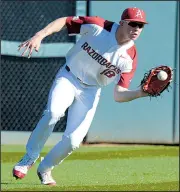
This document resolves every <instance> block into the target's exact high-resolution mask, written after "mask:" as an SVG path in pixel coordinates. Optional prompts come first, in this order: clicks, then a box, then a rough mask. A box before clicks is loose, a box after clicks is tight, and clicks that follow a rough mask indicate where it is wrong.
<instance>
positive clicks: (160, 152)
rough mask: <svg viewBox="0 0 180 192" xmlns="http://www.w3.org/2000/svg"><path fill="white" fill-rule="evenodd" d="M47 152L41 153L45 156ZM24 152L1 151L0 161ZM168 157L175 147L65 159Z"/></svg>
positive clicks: (13, 159) (85, 154) (76, 155)
mask: <svg viewBox="0 0 180 192" xmlns="http://www.w3.org/2000/svg"><path fill="white" fill-rule="evenodd" d="M46 154H47V153H41V156H45V155H46ZM23 155H24V152H1V162H17V161H19V160H20V158H22V156H23ZM155 156H158V157H168V156H171V157H173V156H179V150H178V147H177V148H167V149H163V148H162V149H161V148H157V149H142V150H127V151H126V150H119V151H101V152H77V151H75V152H74V153H72V155H70V156H69V157H68V158H67V160H99V159H116V158H118V159H124V158H131V157H133V158H134V157H136V158H142V157H155Z"/></svg>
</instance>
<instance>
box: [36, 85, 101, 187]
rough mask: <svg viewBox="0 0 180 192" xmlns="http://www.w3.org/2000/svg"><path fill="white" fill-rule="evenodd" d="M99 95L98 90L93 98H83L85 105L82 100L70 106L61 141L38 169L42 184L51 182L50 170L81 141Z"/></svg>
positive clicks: (77, 100) (90, 120)
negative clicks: (85, 100)
mask: <svg viewBox="0 0 180 192" xmlns="http://www.w3.org/2000/svg"><path fill="white" fill-rule="evenodd" d="M99 95H100V89H99V90H97V91H96V93H95V95H94V96H91V97H85V99H87V100H88V102H86V104H87V105H86V104H85V103H83V101H82V100H80V99H76V100H75V101H74V103H73V104H72V105H71V106H70V108H69V110H68V119H67V127H66V131H65V133H64V135H63V137H62V140H61V141H60V142H59V143H58V144H57V145H56V146H55V147H54V148H53V149H52V150H51V151H50V152H49V153H48V154H47V155H46V157H45V158H44V159H43V161H42V162H41V163H40V165H39V167H38V176H39V178H40V180H41V182H42V184H49V183H50V182H51V181H52V177H51V170H52V169H53V168H54V166H55V165H58V164H60V163H62V162H63V160H64V159H65V158H66V157H68V156H69V155H70V154H71V153H72V152H73V151H74V150H75V149H77V148H78V147H79V145H80V143H81V142H82V141H83V138H84V137H85V136H86V134H87V132H88V130H89V127H90V125H91V122H92V119H93V117H94V114H95V111H96V107H97V104H98V102H99ZM48 175H49V177H48ZM49 178H50V179H49ZM53 181H54V180H53ZM54 182H55V181H54Z"/></svg>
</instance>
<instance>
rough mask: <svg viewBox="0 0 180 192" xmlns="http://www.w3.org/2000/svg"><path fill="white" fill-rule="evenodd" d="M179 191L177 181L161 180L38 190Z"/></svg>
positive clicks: (17, 189) (30, 189) (26, 189)
mask: <svg viewBox="0 0 180 192" xmlns="http://www.w3.org/2000/svg"><path fill="white" fill-rule="evenodd" d="M32 189H33V188H14V189H13V191H32ZM11 190H12V189H3V190H2V191H11ZM132 190H133V191H179V182H178V181H173V182H162V183H149V184H128V185H127V184H126V185H102V186H100V185H87V186H67V187H61V186H57V187H55V186H54V187H52V186H51V187H50V186H46V188H45V187H44V188H43V189H40V188H38V191H132Z"/></svg>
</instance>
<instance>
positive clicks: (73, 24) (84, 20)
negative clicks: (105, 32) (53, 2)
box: [66, 16, 106, 35]
mask: <svg viewBox="0 0 180 192" xmlns="http://www.w3.org/2000/svg"><path fill="white" fill-rule="evenodd" d="M105 23H106V20H104V19H103V18H101V17H98V16H90V17H88V16H79V17H77V16H75V17H67V19H66V26H67V29H68V34H69V35H76V34H81V35H83V34H85V33H92V32H94V31H95V30H96V29H98V27H104V25H105Z"/></svg>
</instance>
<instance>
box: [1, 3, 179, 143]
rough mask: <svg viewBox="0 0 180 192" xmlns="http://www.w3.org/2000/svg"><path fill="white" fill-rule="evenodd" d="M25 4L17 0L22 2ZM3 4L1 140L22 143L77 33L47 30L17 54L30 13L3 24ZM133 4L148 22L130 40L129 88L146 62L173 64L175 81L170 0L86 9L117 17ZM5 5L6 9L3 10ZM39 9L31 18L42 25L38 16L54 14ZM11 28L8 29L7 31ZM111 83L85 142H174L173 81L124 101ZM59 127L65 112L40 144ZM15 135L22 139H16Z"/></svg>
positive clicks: (174, 19) (79, 8)
mask: <svg viewBox="0 0 180 192" xmlns="http://www.w3.org/2000/svg"><path fill="white" fill-rule="evenodd" d="M29 2H31V1H29ZM6 3H7V2H6ZM18 3H20V2H18ZM26 3H27V2H26ZM26 3H23V6H24V5H25V4H26ZM34 3H35V2H34ZM36 3H37V2H36ZM46 3H47V1H46ZM43 5H44V4H43ZM6 6H7V7H8V8H9V9H12V10H10V11H8V9H3V11H2V23H3V25H2V26H3V27H4V29H3V30H2V37H3V38H2V41H1V54H2V58H1V60H2V62H1V69H2V81H1V82H2V86H1V88H2V102H1V112H2V113H1V128H2V129H1V130H2V132H1V143H2V144H8V143H9V144H23V143H26V142H27V139H28V138H29V135H30V134H31V131H32V130H33V129H34V127H35V125H36V123H37V122H38V120H39V118H40V117H41V115H42V112H43V109H44V107H45V105H46V101H47V95H48V90H49V88H50V86H51V82H52V81H53V78H54V76H55V74H56V71H57V70H58V68H59V67H61V65H63V63H64V56H65V54H66V52H67V51H68V50H69V49H70V48H71V47H72V46H73V44H74V42H75V41H76V40H77V39H78V37H77V39H73V38H69V37H67V36H66V35H65V34H64V32H63V34H59V35H57V34H56V35H55V36H54V35H53V36H52V37H51V38H47V39H46V40H45V41H44V42H43V44H42V47H41V50H40V52H39V53H34V54H33V56H32V59H27V58H20V57H19V53H18V52H17V49H16V48H17V45H19V43H20V42H21V41H24V40H26V39H27V38H29V37H31V33H32V34H33V31H32V29H33V28H31V30H30V31H29V33H27V32H26V31H24V32H23V30H24V29H25V28H26V27H25V25H26V24H25V23H24V20H25V19H26V17H27V18H29V17H30V15H28V14H27V11H26V9H24V12H23V11H22V13H21V15H20V16H21V18H20V19H19V20H20V21H19V22H21V23H20V24H17V23H14V22H15V21H14V20H13V19H12V20H11V21H10V23H9V19H8V18H9V17H10V16H11V15H13V13H14V14H15V12H17V10H16V9H15V7H14V6H12V5H11V6H8V4H7V5H6ZM19 6H20V5H19ZM41 6H42V4H41ZM41 6H39V7H41ZM63 6H64V7H65V12H61V15H60V16H66V6H65V4H64V5H63ZM134 6H136V7H140V8H142V9H144V10H145V12H146V14H147V20H148V22H149V25H147V26H146V27H145V29H144V31H143V33H142V35H141V36H140V38H139V39H138V41H137V42H136V45H137V49H138V55H139V61H138V69H137V71H136V74H135V78H134V79H133V81H132V84H131V87H130V88H131V89H133V88H137V86H138V85H139V83H140V81H141V79H142V77H143V74H144V73H145V72H146V71H147V70H148V69H150V68H151V67H154V66H157V65H161V64H167V65H169V66H171V67H172V68H176V71H175V82H179V54H178V53H179V49H178V47H179V46H178V44H179V31H178V29H179V24H178V23H179V22H178V19H179V17H178V16H177V7H178V4H177V3H176V2H175V1H171V2H160V1H156V2H152V1H146V2H140V1H126V2H125V1H124V2H123V1H111V2H108V1H97V2H96V1H91V2H90V7H89V14H90V15H99V16H101V17H104V18H106V19H108V20H112V21H115V22H118V21H119V19H120V14H121V13H122V11H123V10H124V9H125V8H127V7H134ZM49 7H51V9H53V10H54V9H55V10H54V13H55V14H54V15H56V16H58V15H59V13H58V9H56V6H54V5H52V2H51V6H47V7H46V8H49ZM28 9H30V10H31V11H32V10H34V9H33V6H28ZM5 10H6V12H7V11H8V14H7V13H6V12H4V11H5ZM107 10H111V11H109V12H107ZM41 11H42V13H41V15H40V16H39V20H38V19H37V20H36V22H35V23H33V25H35V26H36V27H37V28H38V27H42V26H39V24H38V23H40V22H41V21H42V20H43V21H44V22H45V21H46V19H45V18H48V19H49V21H50V20H53V19H54V17H55V16H54V15H53V14H49V15H45V14H44V13H43V11H44V8H43V9H41ZM49 11H52V10H49ZM68 11H69V13H68V14H69V15H71V14H73V12H75V14H76V15H85V14H87V12H86V3H85V2H83V1H77V2H76V7H75V4H73V2H72V5H71V10H70V9H69V10H68ZM25 13H26V14H25ZM18 14H19V13H18ZM29 19H30V18H29ZM46 22H48V21H46ZM44 24H45V23H44ZM14 25H15V27H13V26H14ZM30 25H32V23H30ZM23 26H24V27H23ZM28 26H29V25H28ZM11 28H12V29H11ZM35 29H36V28H35ZM35 29H33V30H35ZM8 30H9V31H8ZM12 30H14V32H13V33H12V36H10V35H9V34H10V32H12ZM18 30H19V32H18ZM16 32H18V33H17V34H20V33H22V36H21V35H17V36H16V35H14V34H15V33H16ZM113 87H114V84H111V85H109V86H107V87H106V88H104V89H103V90H102V96H101V100H100V103H99V106H98V108H97V113H96V115H95V118H94V121H93V123H92V126H91V128H90V131H89V132H88V135H87V137H86V141H87V142H116V143H134V142H135V143H170V144H171V143H179V85H177V84H174V83H173V84H172V89H170V92H169V93H168V92H165V93H163V96H162V98H161V97H159V98H157V99H156V98H152V99H151V100H150V99H149V98H142V99H138V100H135V101H132V102H128V103H116V102H115V101H114V100H113ZM66 115H67V113H66ZM65 126H66V116H65V117H64V118H62V119H61V121H60V122H59V123H58V124H57V126H56V127H55V130H54V132H53V135H52V136H51V137H50V139H49V140H48V142H47V143H46V144H47V145H51V144H55V143H57V142H58V140H60V139H61V137H62V134H63V131H64V129H65ZM19 137H21V138H23V139H21V140H19Z"/></svg>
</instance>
